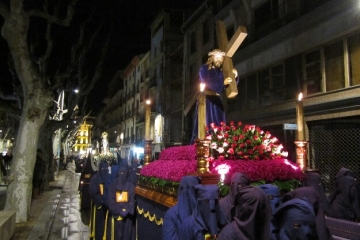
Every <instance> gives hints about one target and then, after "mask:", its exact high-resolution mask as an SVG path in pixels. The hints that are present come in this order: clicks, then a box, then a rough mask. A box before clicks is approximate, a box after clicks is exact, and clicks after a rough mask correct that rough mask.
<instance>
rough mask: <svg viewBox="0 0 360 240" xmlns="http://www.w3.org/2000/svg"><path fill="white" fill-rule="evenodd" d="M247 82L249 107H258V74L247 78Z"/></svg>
mask: <svg viewBox="0 0 360 240" xmlns="http://www.w3.org/2000/svg"><path fill="white" fill-rule="evenodd" d="M246 83H247V97H248V109H253V108H256V107H257V105H258V104H257V78H256V74H253V75H251V76H249V77H248V78H247V79H246Z"/></svg>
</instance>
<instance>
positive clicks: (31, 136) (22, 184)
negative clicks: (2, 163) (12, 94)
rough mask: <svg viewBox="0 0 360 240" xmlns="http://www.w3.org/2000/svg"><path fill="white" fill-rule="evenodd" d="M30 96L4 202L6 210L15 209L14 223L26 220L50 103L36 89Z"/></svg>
mask: <svg viewBox="0 0 360 240" xmlns="http://www.w3.org/2000/svg"><path fill="white" fill-rule="evenodd" d="M33 93H34V94H33V95H32V97H31V98H28V99H26V100H25V102H24V103H25V104H24V108H23V113H22V116H23V117H22V118H21V121H20V128H19V132H18V137H17V139H16V145H15V151H14V159H13V161H12V165H11V174H10V177H11V180H12V181H11V182H10V184H9V186H8V190H7V196H6V203H5V210H10V209H13V210H16V222H17V223H20V222H26V221H27V220H28V216H29V212H30V204H31V195H32V179H33V171H34V166H35V161H36V149H37V143H38V138H39V130H40V127H41V125H42V124H43V122H44V119H45V116H46V114H47V112H48V104H46V102H48V101H49V100H48V99H47V98H46V97H45V96H43V95H42V94H41V92H40V91H39V90H37V91H34V92H33Z"/></svg>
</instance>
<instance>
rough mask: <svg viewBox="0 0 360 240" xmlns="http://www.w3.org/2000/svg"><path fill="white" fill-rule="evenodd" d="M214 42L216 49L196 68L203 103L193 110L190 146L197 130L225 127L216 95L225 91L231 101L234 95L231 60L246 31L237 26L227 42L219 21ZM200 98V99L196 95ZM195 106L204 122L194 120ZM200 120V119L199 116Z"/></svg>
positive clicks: (222, 23)
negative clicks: (203, 112) (222, 125)
mask: <svg viewBox="0 0 360 240" xmlns="http://www.w3.org/2000/svg"><path fill="white" fill-rule="evenodd" d="M216 27H217V28H216V30H217V40H218V45H219V47H220V49H214V50H213V51H211V52H209V54H208V56H209V58H208V61H207V62H206V64H203V65H202V66H201V67H200V71H199V80H200V82H201V83H204V84H205V91H204V92H205V95H206V101H199V100H198V102H197V105H196V110H195V113H196V114H195V115H196V116H195V122H194V128H193V133H192V137H191V142H190V144H193V143H194V142H195V140H196V138H198V133H199V129H200V128H206V126H209V125H210V124H212V123H214V124H215V125H217V126H219V125H220V124H221V122H224V123H226V116H225V112H224V106H223V103H222V100H221V98H220V94H221V93H222V92H223V91H224V89H225V88H224V87H225V86H227V87H226V95H227V97H228V98H233V97H235V96H236V95H237V83H238V76H237V75H238V74H237V71H236V69H234V68H233V64H232V60H231V57H232V56H233V54H234V53H235V51H236V49H237V48H238V47H239V46H240V44H241V42H242V41H243V40H244V38H245V37H246V36H247V33H246V28H245V27H242V26H239V27H238V29H237V31H236V32H235V34H234V36H233V37H232V38H231V40H230V41H229V42H228V40H227V35H226V28H225V24H224V22H223V21H220V20H219V21H217V23H216ZM199 96H200V95H199ZM199 104H205V106H200V107H201V108H202V109H205V116H206V117H205V119H199V118H198V116H197V115H198V111H199V110H198V109H200V108H199V106H198V105H199ZM199 116H200V115H199Z"/></svg>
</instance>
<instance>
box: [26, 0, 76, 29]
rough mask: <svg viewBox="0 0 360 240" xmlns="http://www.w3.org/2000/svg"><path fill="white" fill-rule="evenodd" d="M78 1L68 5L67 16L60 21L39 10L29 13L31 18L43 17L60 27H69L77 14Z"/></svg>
mask: <svg viewBox="0 0 360 240" xmlns="http://www.w3.org/2000/svg"><path fill="white" fill-rule="evenodd" d="M77 1H78V0H72V1H71V2H70V4H69V5H68V11H67V15H66V17H65V18H64V19H60V18H58V17H56V16H53V15H49V14H48V13H45V12H43V11H40V10H39V9H32V10H30V11H29V12H28V14H29V16H32V17H41V18H44V19H46V20H47V21H49V22H51V23H54V24H57V25H60V26H66V27H67V26H69V25H70V22H71V20H72V18H73V16H74V12H75V5H76V3H77Z"/></svg>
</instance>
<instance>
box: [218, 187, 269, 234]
mask: <svg viewBox="0 0 360 240" xmlns="http://www.w3.org/2000/svg"><path fill="white" fill-rule="evenodd" d="M235 204H236V207H235V216H234V220H233V221H231V223H229V224H227V225H226V226H225V227H224V228H223V229H222V230H221V232H220V234H219V236H218V240H247V239H249V240H250V239H259V240H260V239H261V240H268V239H270V220H271V207H270V203H269V201H268V198H267V196H266V194H265V193H264V192H263V191H262V190H260V189H259V188H257V187H253V186H247V187H243V188H241V189H240V190H239V193H238V194H237V196H236V202H235Z"/></svg>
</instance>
